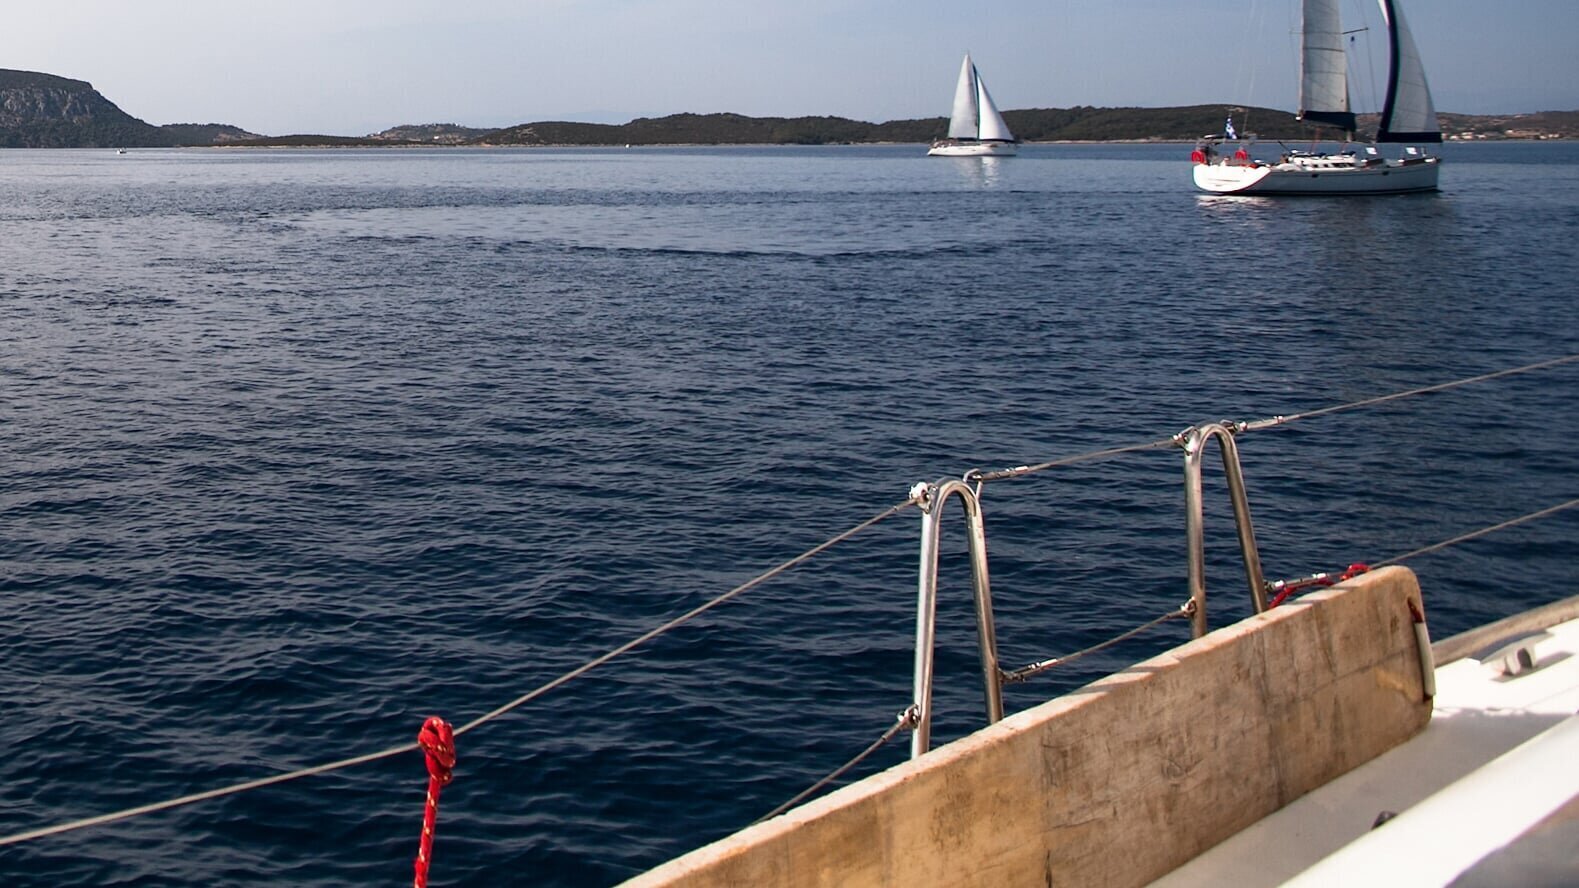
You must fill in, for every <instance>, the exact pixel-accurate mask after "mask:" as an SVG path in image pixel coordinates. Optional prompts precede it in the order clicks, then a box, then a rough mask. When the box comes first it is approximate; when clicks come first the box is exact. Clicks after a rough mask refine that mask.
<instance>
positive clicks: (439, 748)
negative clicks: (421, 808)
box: [416, 715, 455, 888]
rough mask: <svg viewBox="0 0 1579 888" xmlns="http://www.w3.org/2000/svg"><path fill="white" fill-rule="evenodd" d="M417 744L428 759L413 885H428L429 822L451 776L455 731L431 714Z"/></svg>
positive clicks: (434, 818) (432, 821)
mask: <svg viewBox="0 0 1579 888" xmlns="http://www.w3.org/2000/svg"><path fill="white" fill-rule="evenodd" d="M417 745H418V746H420V747H422V753H423V755H424V756H425V757H426V759H427V763H428V809H427V811H426V812H425V813H424V814H423V816H422V845H421V847H420V848H419V849H418V850H417V881H416V888H427V886H428V862H429V861H431V860H432V859H433V826H434V824H435V823H437V822H438V819H439V790H441V789H443V788H444V787H445V786H446V785H447V784H448V783H449V782H450V778H451V777H453V776H455V775H454V770H455V732H454V731H453V730H451V728H450V725H449V722H446V721H445V720H444V719H442V718H439V717H438V716H436V715H435V716H433V717H432V718H429V719H428V720H427V721H425V722H423V723H422V730H420V731H418V732H417Z"/></svg>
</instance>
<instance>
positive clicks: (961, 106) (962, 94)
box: [948, 53, 979, 139]
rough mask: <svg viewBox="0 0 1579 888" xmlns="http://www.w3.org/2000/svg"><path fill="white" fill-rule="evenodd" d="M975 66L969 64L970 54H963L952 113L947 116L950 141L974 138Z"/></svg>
mask: <svg viewBox="0 0 1579 888" xmlns="http://www.w3.org/2000/svg"><path fill="white" fill-rule="evenodd" d="M978 116H979V115H978V113H977V105H976V66H975V65H973V64H971V61H970V53H966V54H965V64H964V65H963V66H962V67H961V68H960V69H959V85H958V86H956V87H955V88H954V113H953V114H950V115H949V121H948V135H949V138H951V139H974V138H976V132H977V129H976V118H977V117H978Z"/></svg>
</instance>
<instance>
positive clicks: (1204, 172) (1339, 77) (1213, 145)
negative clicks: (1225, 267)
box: [1191, 0, 1442, 194]
mask: <svg viewBox="0 0 1579 888" xmlns="http://www.w3.org/2000/svg"><path fill="white" fill-rule="evenodd" d="M1378 2H1379V3H1380V4H1381V9H1382V19H1383V20H1384V21H1385V22H1386V25H1387V44H1388V50H1389V58H1390V64H1389V66H1388V76H1387V92H1386V99H1385V104H1384V105H1383V108H1382V116H1381V124H1380V126H1379V128H1378V130H1377V133H1376V141H1375V142H1374V143H1372V144H1370V145H1366V146H1364V147H1363V149H1362V150H1360V151H1354V150H1340V151H1337V152H1334V153H1320V152H1315V151H1285V152H1284V153H1283V154H1282V156H1281V157H1280V158H1279V159H1278V160H1276V161H1263V160H1257V159H1255V158H1254V157H1252V156H1251V154H1250V148H1251V146H1252V145H1253V143H1254V141H1255V136H1254V135H1253V134H1247V136H1246V137H1245V138H1244V139H1239V138H1237V136H1236V134H1235V133H1234V132H1233V127H1232V118H1230V119H1229V120H1230V124H1229V126H1228V127H1227V129H1226V132H1225V134H1224V135H1221V136H1217V135H1213V136H1207V137H1205V138H1203V139H1202V140H1201V141H1200V143H1199V144H1197V145H1196V147H1195V151H1194V153H1193V154H1192V156H1191V161H1192V162H1193V163H1194V167H1195V184H1196V186H1197V187H1199V188H1200V189H1202V190H1203V191H1210V192H1214V193H1218V194H1400V193H1406V192H1412V191H1435V190H1436V188H1437V172H1438V168H1439V167H1440V165H1441V160H1440V158H1437V157H1435V156H1431V155H1429V154H1427V153H1425V151H1424V150H1423V148H1422V147H1421V146H1423V145H1426V144H1436V143H1440V142H1441V141H1442V132H1441V128H1440V127H1439V126H1438V124H1437V119H1436V108H1435V106H1433V105H1432V103H1431V90H1430V88H1429V87H1428V86H1427V85H1426V78H1425V66H1424V65H1423V64H1421V61H1420V53H1419V51H1418V50H1417V49H1416V48H1415V42H1414V38H1413V37H1412V36H1410V33H1409V28H1408V27H1407V26H1406V25H1405V24H1404V19H1403V14H1402V12H1401V11H1400V10H1399V8H1398V0H1378ZM1302 28H1303V32H1304V33H1303V40H1302V44H1303V52H1302V54H1303V61H1302V69H1301V70H1302V75H1301V78H1300V100H1299V103H1300V108H1299V114H1298V117H1299V119H1300V120H1304V121H1309V122H1310V123H1315V124H1325V125H1329V126H1335V127H1338V128H1340V129H1342V130H1343V131H1344V141H1345V144H1347V143H1349V142H1352V141H1353V139H1354V130H1355V115H1354V112H1353V111H1351V110H1350V108H1349V88H1348V79H1347V69H1348V64H1347V57H1346V55H1345V53H1344V42H1345V41H1344V38H1345V35H1344V31H1343V25H1342V23H1341V21H1340V17H1339V11H1338V0H1304V7H1303V26H1302ZM1378 144H1395V145H1400V144H1401V145H1404V146H1406V147H1405V148H1404V152H1403V155H1402V156H1401V157H1397V158H1388V157H1383V156H1382V154H1381V152H1380V151H1379V150H1378V147H1377V146H1378Z"/></svg>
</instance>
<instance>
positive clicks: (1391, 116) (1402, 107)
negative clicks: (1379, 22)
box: [1376, 0, 1442, 142]
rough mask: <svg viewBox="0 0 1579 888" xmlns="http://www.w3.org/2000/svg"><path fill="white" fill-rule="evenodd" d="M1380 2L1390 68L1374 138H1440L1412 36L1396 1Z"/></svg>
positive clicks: (1397, 140)
mask: <svg viewBox="0 0 1579 888" xmlns="http://www.w3.org/2000/svg"><path fill="white" fill-rule="evenodd" d="M1380 2H1381V5H1382V17H1383V18H1384V19H1386V21H1387V31H1388V34H1389V35H1390V38H1391V43H1392V70H1391V72H1390V76H1389V77H1388V84H1387V85H1388V90H1387V104H1386V106H1385V107H1384V108H1383V109H1382V122H1381V127H1380V130H1379V132H1378V133H1377V136H1376V140H1377V141H1378V142H1440V141H1442V127H1441V125H1440V124H1438V123H1437V119H1436V106H1435V105H1434V104H1433V103H1432V102H1431V88H1430V87H1429V86H1427V85H1426V81H1425V65H1424V64H1423V63H1422V62H1421V61H1420V51H1419V50H1418V49H1416V48H1415V39H1414V37H1413V35H1411V34H1410V33H1409V28H1408V26H1407V25H1405V24H1404V16H1403V12H1402V11H1401V10H1399V9H1398V7H1397V5H1396V4H1394V3H1393V2H1392V0H1380Z"/></svg>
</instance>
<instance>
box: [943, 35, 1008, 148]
mask: <svg viewBox="0 0 1579 888" xmlns="http://www.w3.org/2000/svg"><path fill="white" fill-rule="evenodd" d="M1018 152H1019V145H1018V144H1017V143H1016V142H1015V140H1014V134H1013V133H1011V132H1009V126H1008V124H1006V123H1004V122H1003V115H1002V114H1000V113H998V106H997V105H996V104H994V103H993V101H992V96H991V95H990V94H989V93H988V92H987V84H986V82H985V81H983V80H982V79H981V74H980V73H979V72H978V71H977V70H976V65H975V63H974V62H972V61H971V60H970V53H966V54H965V63H964V64H963V65H962V66H961V67H960V70H959V83H958V85H956V87H955V89H954V111H953V113H952V114H951V115H949V126H948V138H946V139H939V140H937V141H936V142H933V143H932V147H931V148H930V149H928V150H927V156H929V157H1012V156H1014V155H1015V154H1017V153H1018Z"/></svg>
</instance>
